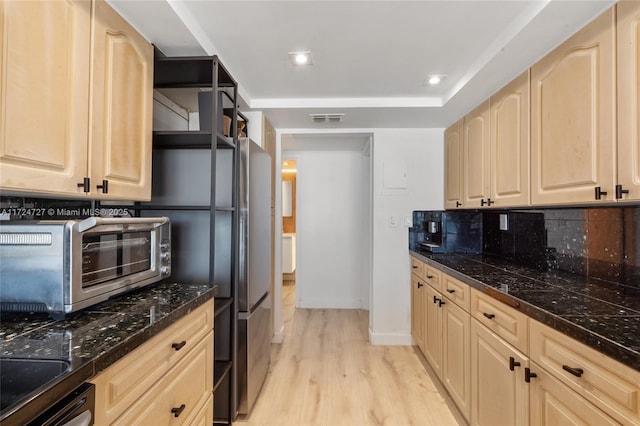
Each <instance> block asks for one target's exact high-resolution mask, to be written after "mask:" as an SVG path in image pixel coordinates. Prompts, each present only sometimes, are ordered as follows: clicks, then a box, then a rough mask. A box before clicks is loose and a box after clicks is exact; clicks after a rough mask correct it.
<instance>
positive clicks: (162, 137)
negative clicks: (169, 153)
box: [153, 130, 235, 149]
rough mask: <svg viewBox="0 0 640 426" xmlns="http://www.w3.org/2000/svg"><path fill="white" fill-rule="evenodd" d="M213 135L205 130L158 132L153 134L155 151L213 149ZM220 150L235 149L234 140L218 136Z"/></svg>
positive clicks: (217, 143)
mask: <svg viewBox="0 0 640 426" xmlns="http://www.w3.org/2000/svg"><path fill="white" fill-rule="evenodd" d="M212 140H213V134H212V133H211V132H209V131H204V130H198V131H195V130H157V131H154V132H153V148H154V149H211V144H212ZM216 145H217V147H219V148H235V145H234V143H233V139H232V138H229V137H226V136H223V135H217V137H216Z"/></svg>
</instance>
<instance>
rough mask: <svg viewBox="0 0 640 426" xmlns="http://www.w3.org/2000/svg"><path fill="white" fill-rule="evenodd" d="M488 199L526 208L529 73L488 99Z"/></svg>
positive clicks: (527, 198) (491, 203)
mask: <svg viewBox="0 0 640 426" xmlns="http://www.w3.org/2000/svg"><path fill="white" fill-rule="evenodd" d="M490 141H491V149H490V150H489V155H490V158H491V160H490V164H491V168H490V170H491V173H490V192H489V193H490V198H491V199H490V200H489V201H488V202H487V204H490V205H492V206H494V207H515V206H527V205H529V71H526V72H525V73H523V74H522V75H520V76H519V77H517V78H516V79H515V80H513V81H512V82H511V83H509V84H508V85H507V86H505V87H504V88H503V89H502V90H500V91H499V92H498V93H496V94H495V95H493V96H492V97H491V139H490Z"/></svg>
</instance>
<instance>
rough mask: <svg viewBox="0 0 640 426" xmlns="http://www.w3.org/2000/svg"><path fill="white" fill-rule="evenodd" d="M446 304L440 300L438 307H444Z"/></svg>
mask: <svg viewBox="0 0 640 426" xmlns="http://www.w3.org/2000/svg"><path fill="white" fill-rule="evenodd" d="M444 304H445V302H443V301H442V299H438V307H442V305H444Z"/></svg>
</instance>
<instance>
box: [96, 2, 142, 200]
mask: <svg viewBox="0 0 640 426" xmlns="http://www.w3.org/2000/svg"><path fill="white" fill-rule="evenodd" d="M93 14H94V21H93V22H94V25H93V37H92V39H93V45H92V51H91V59H92V61H91V63H92V64H93V68H92V74H91V75H92V86H91V87H92V93H91V106H92V111H91V116H90V126H91V127H90V145H89V149H90V158H91V161H90V175H91V192H92V195H93V196H96V197H97V198H115V199H131V200H150V199H151V132H152V107H153V47H152V46H151V44H150V43H149V42H147V41H146V40H145V39H144V38H143V37H142V36H141V35H140V34H138V33H137V32H136V31H135V29H134V28H133V27H131V26H130V25H129V24H128V23H127V22H126V21H125V20H124V19H123V18H122V17H121V16H120V15H118V14H117V13H116V12H115V11H114V10H113V9H112V8H111V7H110V6H109V5H108V4H106V3H105V1H104V0H97V1H96V2H95V5H94V12H93ZM103 180H107V181H108V193H107V194H104V193H103V189H99V188H97V185H102V181H103Z"/></svg>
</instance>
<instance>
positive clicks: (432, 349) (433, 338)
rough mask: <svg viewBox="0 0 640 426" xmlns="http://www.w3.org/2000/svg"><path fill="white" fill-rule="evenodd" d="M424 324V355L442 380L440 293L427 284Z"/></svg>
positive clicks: (425, 288)
mask: <svg viewBox="0 0 640 426" xmlns="http://www.w3.org/2000/svg"><path fill="white" fill-rule="evenodd" d="M424 290H425V292H424V296H426V297H425V306H424V312H425V324H424V330H425V331H424V349H423V351H422V352H423V353H424V357H425V358H426V359H427V361H429V364H430V365H431V368H433V371H435V373H436V375H437V376H438V378H439V379H440V380H442V309H440V308H439V307H438V300H440V297H442V296H441V295H440V293H438V292H437V291H436V290H434V289H433V287H431V286H429V285H427V286H425V287H424Z"/></svg>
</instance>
